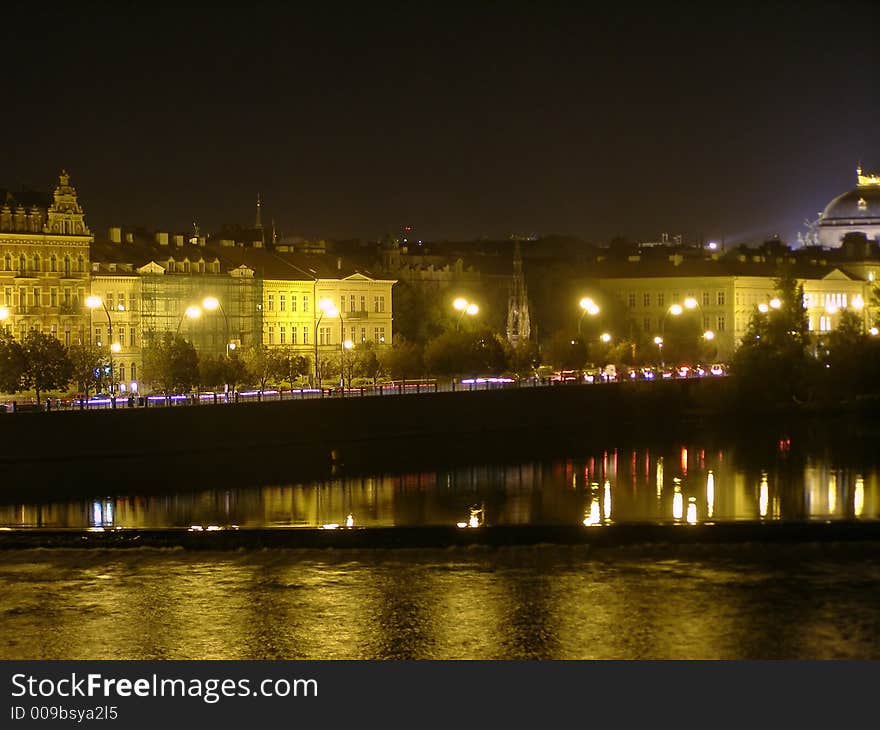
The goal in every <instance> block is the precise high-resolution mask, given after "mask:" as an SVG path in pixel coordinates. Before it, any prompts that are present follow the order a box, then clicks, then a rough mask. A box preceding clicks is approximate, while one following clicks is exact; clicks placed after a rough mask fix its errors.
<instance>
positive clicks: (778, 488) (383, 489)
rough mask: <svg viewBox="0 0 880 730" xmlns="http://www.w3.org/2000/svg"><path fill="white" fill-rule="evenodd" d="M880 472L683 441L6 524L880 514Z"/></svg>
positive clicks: (78, 505)
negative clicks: (756, 455) (660, 447)
mask: <svg viewBox="0 0 880 730" xmlns="http://www.w3.org/2000/svg"><path fill="white" fill-rule="evenodd" d="M878 474H880V464H878V463H869V464H865V463H859V464H852V465H848V464H845V463H844V464H840V463H834V464H832V462H831V460H830V459H829V458H827V457H826V456H824V455H822V454H805V455H800V454H796V453H792V450H791V444H790V442H788V441H787V440H783V441H780V442H779V444H778V448H776V449H775V450H774V451H773V453H772V454H770V455H766V454H765V455H763V456H762V457H761V458H758V459H756V458H754V457H753V456H751V455H750V454H749V453H748V452H744V451H743V450H742V449H740V450H738V451H737V450H735V449H707V448H701V447H699V446H693V445H681V446H676V447H674V448H668V449H665V450H657V449H654V450H652V449H632V450H627V451H618V450H610V451H602V452H597V453H594V454H588V455H586V456H584V457H583V458H570V459H559V460H555V461H544V462H524V463H516V464H507V465H474V466H469V467H463V468H457V469H450V470H440V471H425V472H421V473H410V474H403V475H373V476H359V477H351V478H338V479H332V480H328V481H323V482H314V483H306V484H296V483H291V484H284V485H269V486H253V487H242V488H238V489H223V490H218V489H212V488H211V487H210V485H209V484H204V485H198V484H193V485H192V487H191V488H190V489H188V490H186V491H177V492H175V493H171V494H162V495H158V496H157V495H152V496H151V495H138V494H129V493H127V492H126V491H125V487H124V483H121V484H120V486H119V489H118V491H117V492H116V493H115V494H103V495H95V498H93V499H70V500H64V501H55V502H50V503H41V504H0V526H2V527H79V528H84V527H108V526H121V527H126V528H161V527H189V526H190V525H223V526H229V525H238V526H240V527H318V526H321V525H327V524H340V525H352V524H353V525H355V526H362V527H363V526H392V525H408V526H409V525H437V524H440V525H453V524H456V523H459V522H463V521H464V522H467V521H469V519H470V516H471V515H472V514H474V513H475V512H479V514H480V520H481V522H482V523H485V524H489V525H492V524H579V523H582V524H585V525H588V526H601V525H605V524H610V523H611V522H678V523H690V524H695V523H700V522H706V521H713V522H725V521H735V520H794V521H804V520H816V519H819V520H828V519H830V520H835V519H878V518H880V478H878Z"/></svg>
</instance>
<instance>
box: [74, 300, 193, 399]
mask: <svg viewBox="0 0 880 730" xmlns="http://www.w3.org/2000/svg"><path fill="white" fill-rule="evenodd" d="M86 306H87V307H88V308H89V310H90V311H91V310H95V309H97V308H98V307H102V308H103V309H104V312H105V314H106V315H107V341H108V343H109V347H108V348H107V349H108V350H109V352H110V400H111V401H112V403H113V407H114V408H115V407H116V387H115V386H116V375H115V372H114V370H113V353H114V352H119V351H120V350H121V349H122V347H121V346H120V344H119V343H118V342H113V320H112V319H111V318H110V310H109V309H107V304H106V302H105V301H104V300H103V299H101V297H99V296H97V295H94V294H93V295H92V296H90V297H87V298H86ZM117 310H118V311H120V312H122V311H124V310H125V306H124V305H122V304H120V305H118V306H117ZM90 316H91V314H90ZM179 326H180V325H178V328H179ZM90 334H91V333H90Z"/></svg>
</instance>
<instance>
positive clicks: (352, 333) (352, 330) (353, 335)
mask: <svg viewBox="0 0 880 730" xmlns="http://www.w3.org/2000/svg"><path fill="white" fill-rule="evenodd" d="M355 337H357V327H352V328H351V338H350V339H351V341H352V342H355V339H354V338H355Z"/></svg>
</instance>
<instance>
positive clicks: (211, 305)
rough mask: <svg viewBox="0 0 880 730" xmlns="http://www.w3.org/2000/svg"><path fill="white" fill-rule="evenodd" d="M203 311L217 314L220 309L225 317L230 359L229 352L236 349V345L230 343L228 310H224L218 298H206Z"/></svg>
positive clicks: (227, 348)
mask: <svg viewBox="0 0 880 730" xmlns="http://www.w3.org/2000/svg"><path fill="white" fill-rule="evenodd" d="M202 309H205V310H207V311H208V312H215V311H217V310H218V309H219V310H220V314H222V315H223V339H224V344H225V345H226V358H227V359H228V358H229V351H230V350H234V349H235V343H234V342H230V341H229V317H228V316H227V315H226V310H225V309H223V304H222V303H221V302H220V300H219V299H217V297H205V298H204V299H202Z"/></svg>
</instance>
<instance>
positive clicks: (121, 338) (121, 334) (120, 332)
mask: <svg viewBox="0 0 880 730" xmlns="http://www.w3.org/2000/svg"><path fill="white" fill-rule="evenodd" d="M116 339H117V340H118V342H119V346H120V347H125V327H117V328H116Z"/></svg>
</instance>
